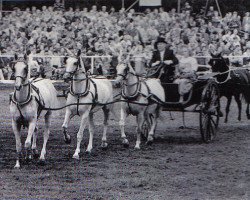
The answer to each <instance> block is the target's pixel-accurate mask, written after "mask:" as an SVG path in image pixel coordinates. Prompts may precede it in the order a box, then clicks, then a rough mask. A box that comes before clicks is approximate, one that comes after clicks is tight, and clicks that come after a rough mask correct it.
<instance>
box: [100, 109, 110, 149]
mask: <svg viewBox="0 0 250 200" xmlns="http://www.w3.org/2000/svg"><path fill="white" fill-rule="evenodd" d="M102 110H103V114H104V120H103V125H104V127H103V135H102V144H101V147H102V148H103V149H106V148H107V147H108V143H107V130H108V120H109V109H108V108H106V107H105V106H104V107H103V109H102Z"/></svg>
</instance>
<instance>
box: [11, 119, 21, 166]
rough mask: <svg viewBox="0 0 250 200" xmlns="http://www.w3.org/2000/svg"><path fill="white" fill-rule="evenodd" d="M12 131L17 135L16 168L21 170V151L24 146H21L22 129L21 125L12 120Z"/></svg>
mask: <svg viewBox="0 0 250 200" xmlns="http://www.w3.org/2000/svg"><path fill="white" fill-rule="evenodd" d="M12 129H13V132H14V134H15V139H16V152H17V156H16V165H15V167H14V168H20V159H21V150H22V144H21V136H20V129H21V125H20V124H17V123H16V121H14V120H13V119H12Z"/></svg>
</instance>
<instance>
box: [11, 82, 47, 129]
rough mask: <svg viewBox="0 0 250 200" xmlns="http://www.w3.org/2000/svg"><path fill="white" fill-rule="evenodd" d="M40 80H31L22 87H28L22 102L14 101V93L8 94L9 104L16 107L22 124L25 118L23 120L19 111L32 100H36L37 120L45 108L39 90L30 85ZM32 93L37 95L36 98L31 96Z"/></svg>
mask: <svg viewBox="0 0 250 200" xmlns="http://www.w3.org/2000/svg"><path fill="white" fill-rule="evenodd" d="M40 80H41V79H40ZM40 80H35V79H33V80H32V81H31V82H28V83H26V84H23V85H22V86H23V87H26V86H28V87H29V92H28V95H27V99H26V100H25V101H22V102H20V101H18V100H17V99H16V92H14V93H11V94H10V99H9V103H11V102H12V103H14V104H15V105H16V106H17V109H18V111H19V113H20V116H21V119H20V120H21V121H22V123H24V121H25V118H24V116H23V114H22V111H21V109H22V107H24V106H25V105H27V104H28V103H29V102H30V101H31V100H32V99H33V98H35V100H36V102H37V104H38V110H37V118H39V116H40V114H41V112H42V110H43V108H45V102H44V99H43V97H42V96H41V94H40V91H39V88H37V87H36V86H35V85H33V84H32V83H33V82H38V81H40ZM32 91H34V92H35V93H36V94H37V96H36V95H34V94H32ZM23 125H24V126H25V124H23Z"/></svg>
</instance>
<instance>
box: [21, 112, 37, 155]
mask: <svg viewBox="0 0 250 200" xmlns="http://www.w3.org/2000/svg"><path fill="white" fill-rule="evenodd" d="M36 118H37V117H36V116H35V117H34V118H33V119H32V120H31V121H30V123H29V128H28V136H27V138H26V140H25V145H24V147H25V150H26V156H25V159H26V160H30V159H31V138H32V136H33V134H34V131H35V128H36V122H37V120H36Z"/></svg>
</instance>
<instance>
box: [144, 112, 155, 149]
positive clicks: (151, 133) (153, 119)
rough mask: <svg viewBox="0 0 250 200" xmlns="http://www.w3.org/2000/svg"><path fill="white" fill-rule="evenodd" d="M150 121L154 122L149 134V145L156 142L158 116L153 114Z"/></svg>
mask: <svg viewBox="0 0 250 200" xmlns="http://www.w3.org/2000/svg"><path fill="white" fill-rule="evenodd" d="M150 121H151V122H152V123H151V127H150V130H149V133H148V140H147V143H146V144H147V145H151V144H152V143H153V141H154V133H155V129H156V126H157V116H156V114H155V113H154V114H152V115H151V116H150Z"/></svg>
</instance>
